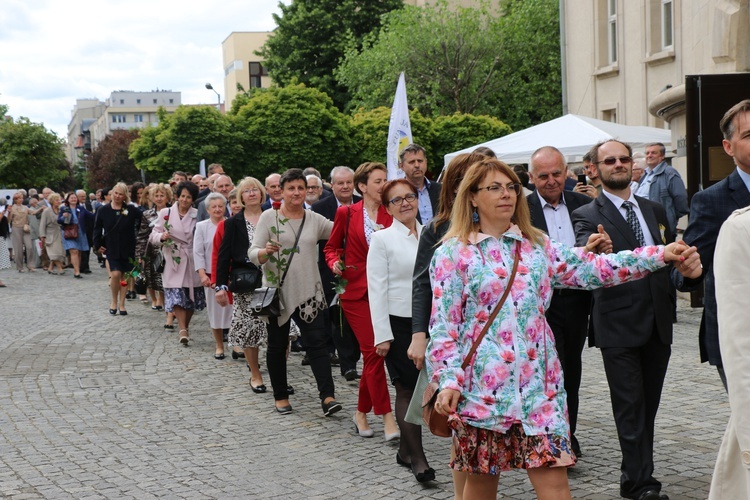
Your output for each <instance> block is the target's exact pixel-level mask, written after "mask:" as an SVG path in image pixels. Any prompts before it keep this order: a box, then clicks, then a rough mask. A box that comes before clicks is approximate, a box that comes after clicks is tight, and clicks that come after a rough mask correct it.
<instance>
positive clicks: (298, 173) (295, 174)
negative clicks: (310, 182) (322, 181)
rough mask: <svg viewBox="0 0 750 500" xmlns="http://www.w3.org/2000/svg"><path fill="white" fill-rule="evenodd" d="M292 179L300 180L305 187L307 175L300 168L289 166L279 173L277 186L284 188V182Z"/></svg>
mask: <svg viewBox="0 0 750 500" xmlns="http://www.w3.org/2000/svg"><path fill="white" fill-rule="evenodd" d="M292 181H302V182H304V183H305V187H307V176H306V175H305V174H304V172H302V169H301V168H290V169H289V170H287V171H286V172H284V173H283V174H281V178H280V179H279V186H281V189H284V184H286V183H287V182H292Z"/></svg>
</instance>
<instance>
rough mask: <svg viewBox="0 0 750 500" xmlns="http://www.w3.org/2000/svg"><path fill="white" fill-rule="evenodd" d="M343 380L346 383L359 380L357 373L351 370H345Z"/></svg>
mask: <svg viewBox="0 0 750 500" xmlns="http://www.w3.org/2000/svg"><path fill="white" fill-rule="evenodd" d="M344 378H345V379H346V381H347V382H354V381H355V380H357V379H358V378H359V373H357V370H355V369H354V368H352V369H351V370H346V372H345V373H344Z"/></svg>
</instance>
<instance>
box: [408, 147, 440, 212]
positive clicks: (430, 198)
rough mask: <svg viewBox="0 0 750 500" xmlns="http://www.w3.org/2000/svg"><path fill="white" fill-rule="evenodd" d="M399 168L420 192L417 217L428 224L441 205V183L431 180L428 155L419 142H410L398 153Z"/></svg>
mask: <svg viewBox="0 0 750 500" xmlns="http://www.w3.org/2000/svg"><path fill="white" fill-rule="evenodd" d="M398 168H400V169H401V170H403V171H404V175H405V177H406V180H407V181H409V182H410V183H411V184H412V185H413V186H414V187H415V188H417V191H418V194H419V212H418V213H417V219H419V222H421V223H422V224H423V225H425V226H426V225H427V223H428V222H430V219H432V217H433V215H435V214H437V212H438V208H439V206H440V184H439V183H437V182H430V181H429V179H427V177H425V173H427V155H426V152H425V149H424V148H423V147H422V146H420V145H419V144H409V145H408V146H406V147H405V148H404V149H402V150H401V152H400V153H399V154H398Z"/></svg>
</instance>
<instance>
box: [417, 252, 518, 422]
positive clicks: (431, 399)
mask: <svg viewBox="0 0 750 500" xmlns="http://www.w3.org/2000/svg"><path fill="white" fill-rule="evenodd" d="M520 257H521V243H520V242H517V243H516V256H515V258H514V259H513V270H512V271H511V273H510V278H509V279H508V286H506V287H505V292H503V296H502V297H500V301H499V302H498V303H497V305H496V306H495V308H494V309H493V310H492V314H490V317H489V319H488V320H487V323H485V324H484V327H483V328H482V332H481V333H480V334H479V336H478V337H477V338H476V340H475V341H474V343H473V344H472V346H471V349H470V350H469V354H467V355H466V357H465V358H464V362H463V363H461V369H462V370H465V369H466V367H467V366H469V363H470V362H471V358H472V357H474V353H475V352H476V351H477V348H478V347H479V343H480V342H482V339H483V338H484V336H485V335H486V334H487V331H488V330H489V329H490V325H492V322H493V321H495V318H496V317H497V314H498V313H499V312H500V308H501V307H502V306H503V304H504V303H505V299H507V298H508V294H510V289H511V287H512V286H513V281H514V280H515V279H516V271H517V270H518V261H519V260H520ZM438 392H440V386H439V385H438V383H437V382H430V383H429V384H427V388H426V389H425V390H424V394H423V395H422V420H424V423H425V424H427V427H428V428H429V429H430V432H431V433H433V434H434V435H436V436H438V437H451V428H450V426H449V425H448V416H447V415H441V414H440V413H438V412H437V411H435V401H437V395H438Z"/></svg>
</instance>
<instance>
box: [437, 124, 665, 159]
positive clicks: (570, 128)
mask: <svg viewBox="0 0 750 500" xmlns="http://www.w3.org/2000/svg"><path fill="white" fill-rule="evenodd" d="M606 139H617V140H620V141H623V142H627V143H629V144H630V145H631V146H633V149H634V150H636V151H638V150H640V151H642V150H644V149H645V147H646V145H647V144H650V143H652V142H661V143H663V144H664V145H665V146H666V148H667V150H670V149H671V140H672V136H671V132H670V131H669V130H666V129H660V128H654V127H642V126H631V125H621V124H619V123H612V122H606V121H604V120H597V119H594V118H588V117H586V116H578V115H572V114H568V115H565V116H561V117H560V118H555V119H554V120H550V121H548V122H545V123H540V124H539V125H535V126H533V127H529V128H527V129H525V130H521V131H519V132H515V133H513V134H510V135H506V136H504V137H500V138H498V139H493V140H491V141H488V142H484V143H482V144H477V145H475V146H472V147H470V148H466V149H462V150H461V151H455V152H453V153H448V154H447V155H445V165H448V163H450V161H451V159H453V157H454V156H456V155H459V154H461V153H470V152H471V151H474V150H475V149H476V148H478V147H479V146H485V147H488V148H490V149H491V150H492V151H494V152H495V154H496V155H497V157H498V159H500V160H503V161H504V162H505V163H529V159H530V158H531V155H532V153H533V152H534V151H536V150H537V149H538V148H540V147H542V146H554V147H556V148H557V149H559V150H560V151H561V152H562V154H563V155H564V156H565V158H566V160H567V161H568V162H576V161H581V159H582V157H583V155H585V154H586V153H587V152H588V151H589V149H591V146H593V145H594V144H596V143H598V142H600V141H603V140H606ZM443 168H445V167H443Z"/></svg>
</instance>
